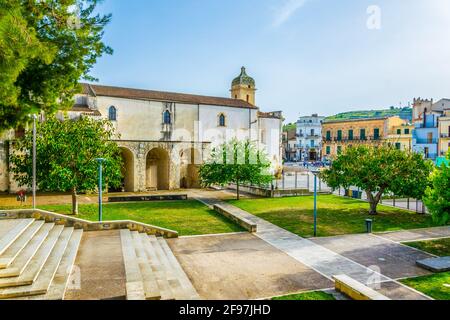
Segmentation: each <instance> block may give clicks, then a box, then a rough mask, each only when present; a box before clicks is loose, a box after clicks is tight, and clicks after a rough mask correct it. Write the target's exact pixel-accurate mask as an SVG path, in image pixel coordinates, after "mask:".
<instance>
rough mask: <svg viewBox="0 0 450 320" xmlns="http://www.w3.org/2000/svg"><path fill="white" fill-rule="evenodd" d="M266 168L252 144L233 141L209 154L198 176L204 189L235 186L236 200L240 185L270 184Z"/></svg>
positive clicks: (264, 157) (266, 163) (270, 177)
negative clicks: (232, 184)
mask: <svg viewBox="0 0 450 320" xmlns="http://www.w3.org/2000/svg"><path fill="white" fill-rule="evenodd" d="M269 168H270V161H269V160H268V159H267V156H266V155H265V154H264V153H263V152H262V151H260V150H258V148H257V147H256V146H255V145H254V144H253V143H252V142H250V141H249V140H246V141H238V140H236V139H234V140H232V141H230V142H228V143H224V144H222V145H221V146H220V147H218V148H215V149H213V150H212V153H211V156H210V160H209V161H208V162H206V163H205V164H203V165H202V166H201V167H200V170H199V176H200V180H201V182H202V185H203V186H205V187H208V186H211V185H215V184H217V185H221V186H224V185H226V184H229V183H235V184H236V186H237V199H239V197H240V193H239V186H240V185H241V184H242V183H252V184H265V183H269V182H270V181H271V180H272V178H273V177H272V175H271V174H270V173H269Z"/></svg>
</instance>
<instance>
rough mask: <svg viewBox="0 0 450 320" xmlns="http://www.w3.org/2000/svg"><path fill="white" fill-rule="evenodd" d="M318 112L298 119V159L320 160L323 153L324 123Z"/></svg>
mask: <svg viewBox="0 0 450 320" xmlns="http://www.w3.org/2000/svg"><path fill="white" fill-rule="evenodd" d="M324 119H325V117H319V116H318V115H317V114H313V115H312V116H305V117H300V118H299V120H298V121H297V149H298V154H297V159H298V161H318V160H321V154H322V123H323V120H324Z"/></svg>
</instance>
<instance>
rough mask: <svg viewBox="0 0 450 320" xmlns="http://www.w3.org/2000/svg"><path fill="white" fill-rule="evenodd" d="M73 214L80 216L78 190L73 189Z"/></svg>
mask: <svg viewBox="0 0 450 320" xmlns="http://www.w3.org/2000/svg"><path fill="white" fill-rule="evenodd" d="M72 214H73V215H77V214H78V196H77V189H76V188H73V189H72Z"/></svg>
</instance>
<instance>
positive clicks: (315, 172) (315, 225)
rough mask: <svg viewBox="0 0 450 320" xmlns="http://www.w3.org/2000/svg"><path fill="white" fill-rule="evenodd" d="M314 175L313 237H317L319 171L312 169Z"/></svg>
mask: <svg viewBox="0 0 450 320" xmlns="http://www.w3.org/2000/svg"><path fill="white" fill-rule="evenodd" d="M311 172H312V174H313V175H314V237H317V176H318V174H319V173H320V171H319V170H318V169H313V170H312V171H311Z"/></svg>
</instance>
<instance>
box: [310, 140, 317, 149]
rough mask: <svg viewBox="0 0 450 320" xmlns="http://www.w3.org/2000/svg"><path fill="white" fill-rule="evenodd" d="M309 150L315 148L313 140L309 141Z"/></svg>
mask: <svg viewBox="0 0 450 320" xmlns="http://www.w3.org/2000/svg"><path fill="white" fill-rule="evenodd" d="M310 145H311V148H315V147H316V145H315V143H314V140H311V144H310Z"/></svg>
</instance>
